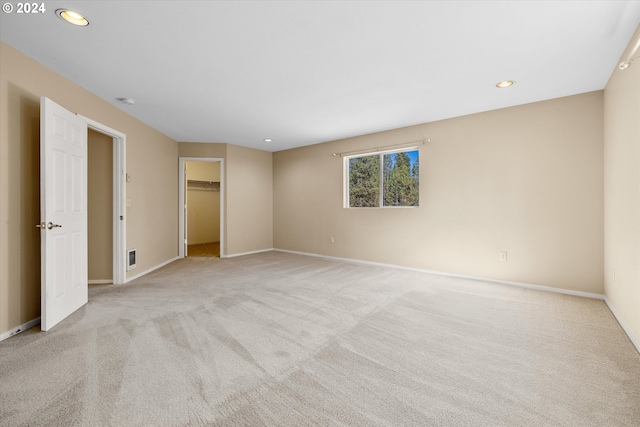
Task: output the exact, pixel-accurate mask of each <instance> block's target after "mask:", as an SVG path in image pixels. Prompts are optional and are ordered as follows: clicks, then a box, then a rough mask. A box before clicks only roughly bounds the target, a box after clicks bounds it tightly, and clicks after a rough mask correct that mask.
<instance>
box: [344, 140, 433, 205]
mask: <svg viewBox="0 0 640 427" xmlns="http://www.w3.org/2000/svg"><path fill="white" fill-rule="evenodd" d="M418 154H419V152H418V150H413V151H399V152H393V153H383V154H369V155H362V156H358V157H355V156H352V157H348V158H346V160H345V161H346V162H347V172H348V180H347V183H346V184H347V187H348V191H347V194H348V201H347V202H348V203H347V204H346V206H347V207H350V208H371V207H403V206H404V207H407V206H409V207H410V206H419V190H420V164H419V155H418Z"/></svg>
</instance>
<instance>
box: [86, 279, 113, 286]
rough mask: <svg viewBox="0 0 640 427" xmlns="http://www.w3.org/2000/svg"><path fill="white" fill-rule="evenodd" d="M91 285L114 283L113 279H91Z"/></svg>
mask: <svg viewBox="0 0 640 427" xmlns="http://www.w3.org/2000/svg"><path fill="white" fill-rule="evenodd" d="M89 284H90V285H112V284H113V280H111V279H105V280H89Z"/></svg>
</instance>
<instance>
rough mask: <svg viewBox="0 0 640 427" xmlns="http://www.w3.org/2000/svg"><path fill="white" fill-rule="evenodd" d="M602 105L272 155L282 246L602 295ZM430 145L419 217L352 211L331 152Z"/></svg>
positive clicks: (597, 96)
mask: <svg viewBox="0 0 640 427" xmlns="http://www.w3.org/2000/svg"><path fill="white" fill-rule="evenodd" d="M602 102H603V93H602V92H601V91H598V92H592V93H587V94H583V95H578V96H572V97H567V98H561V99H555V100H551V101H545V102H539V103H534V104H528V105H523V106H518V107H513V108H507V109H502V110H497V111H491V112H487V113H481V114H475V115H470V116H465V117H459V118H455V119H450V120H443V121H439V122H434V123H428V124H424V125H419V126H412V127H407V128H402V129H397V130H392V131H388V132H381V133H377V134H372V135H365V136H360V137H356V138H350V139H345V140H341V141H335V142H330V143H325V144H319V145H314V146H309V147H303V148H298V149H293V150H287V151H281V152H277V153H274V158H273V162H274V246H275V247H276V248H280V249H287V250H294V251H301V252H309V253H315V254H323V255H329V256H337V257H345V258H353V259H359V260H365V261H373V262H381V263H387V264H395V265H400V266H407V267H414V268H420V269H428V270H435V271H441V272H448V273H455V274H462V275H470V276H477V277H485V278H492V279H499V280H507V281H514V282H523V283H530V284H536V285H543V286H551V287H557V288H563V289H570V290H575V291H584V292H593V293H602V292H603V160H602V151H603V118H602V111H603V107H602ZM423 138H431V142H429V143H427V144H426V145H423V146H421V147H420V163H421V164H420V174H421V175H420V179H421V182H420V207H419V208H414V209H344V208H343V207H342V197H343V181H342V158H340V157H333V156H332V153H333V152H344V151H351V150H361V149H368V148H374V147H381V146H386V145H393V144H401V143H404V142H408V141H415V140H421V139H423ZM331 237H334V239H335V243H333V244H332V243H331ZM500 251H507V252H508V261H506V262H504V261H500V260H499V252H500Z"/></svg>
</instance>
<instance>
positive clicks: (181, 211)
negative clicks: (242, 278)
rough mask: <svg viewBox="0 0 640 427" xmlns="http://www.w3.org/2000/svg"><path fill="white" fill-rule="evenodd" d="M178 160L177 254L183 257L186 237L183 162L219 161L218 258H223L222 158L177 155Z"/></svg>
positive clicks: (224, 230)
mask: <svg viewBox="0 0 640 427" xmlns="http://www.w3.org/2000/svg"><path fill="white" fill-rule="evenodd" d="M178 162H179V164H180V170H179V173H178V175H179V176H178V182H179V191H178V193H179V194H178V216H179V233H178V234H179V236H178V239H179V240H178V242H179V245H178V247H179V253H178V256H179V257H180V258H184V257H185V253H184V252H185V251H184V240H185V238H186V233H185V222H186V220H187V219H186V218H185V215H184V205H185V201H186V197H187V195H186V194H185V191H184V189H185V188H186V186H185V184H186V183H185V181H184V177H185V173H184V172H185V169H184V167H185V163H186V162H220V258H224V237H225V232H226V227H225V217H224V212H225V210H224V200H225V197H224V194H225V193H224V189H225V185H224V177H225V174H224V159H223V158H218V157H178Z"/></svg>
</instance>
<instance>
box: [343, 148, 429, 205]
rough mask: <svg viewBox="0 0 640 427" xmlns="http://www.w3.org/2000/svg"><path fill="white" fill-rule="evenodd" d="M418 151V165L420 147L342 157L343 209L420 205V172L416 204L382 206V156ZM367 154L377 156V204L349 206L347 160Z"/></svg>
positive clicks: (366, 154)
mask: <svg viewBox="0 0 640 427" xmlns="http://www.w3.org/2000/svg"><path fill="white" fill-rule="evenodd" d="M413 151H417V152H418V165H420V147H418V146H415V147H403V148H398V149H393V150H382V151H378V150H377V151H370V152H362V153H357V154H350V155H348V156H343V157H342V190H343V197H342V207H343V208H344V209H416V208H419V207H420V190H419V188H420V174H418V204H417V205H416V206H384V156H385V155H387V154H396V153H408V152H413ZM369 156H379V164H380V167H379V169H380V170H379V173H380V178H379V185H378V190H379V197H378V199H379V205H378V206H350V204H349V184H350V181H351V180H350V174H349V162H350V160H351V159H357V158H360V157H369Z"/></svg>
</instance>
